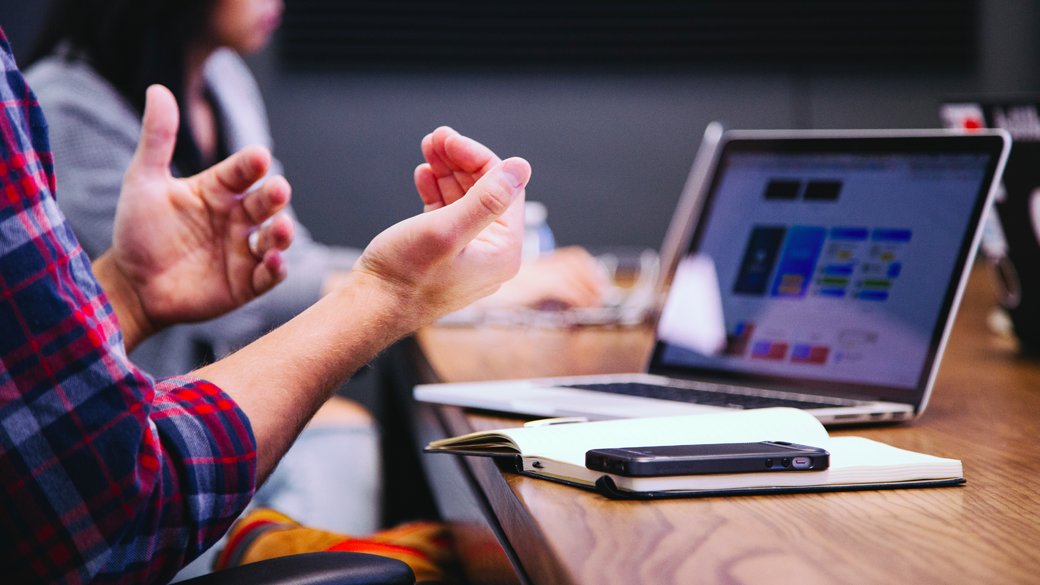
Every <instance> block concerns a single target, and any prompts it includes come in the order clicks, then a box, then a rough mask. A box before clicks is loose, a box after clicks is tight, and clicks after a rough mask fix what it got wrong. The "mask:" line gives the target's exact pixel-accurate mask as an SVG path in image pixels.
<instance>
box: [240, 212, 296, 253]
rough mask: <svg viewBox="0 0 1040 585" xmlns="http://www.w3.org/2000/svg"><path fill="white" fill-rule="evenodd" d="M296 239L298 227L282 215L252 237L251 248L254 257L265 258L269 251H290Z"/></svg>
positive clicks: (290, 219) (286, 216)
mask: <svg viewBox="0 0 1040 585" xmlns="http://www.w3.org/2000/svg"><path fill="white" fill-rule="evenodd" d="M295 237H296V225H295V224H294V223H293V220H292V218H290V217H289V216H288V215H285V214H282V215H279V216H277V217H275V218H274V220H273V221H271V223H269V224H267V225H265V226H263V227H261V228H260V229H258V230H257V231H256V232H254V233H253V234H252V235H251V236H250V246H249V248H250V251H251V252H252V253H253V255H254V256H257V257H258V258H263V257H264V256H266V255H267V251H268V250H288V249H289V246H290V245H291V244H292V242H293V239H294V238H295ZM254 241H255V244H254V243H253V242H254Z"/></svg>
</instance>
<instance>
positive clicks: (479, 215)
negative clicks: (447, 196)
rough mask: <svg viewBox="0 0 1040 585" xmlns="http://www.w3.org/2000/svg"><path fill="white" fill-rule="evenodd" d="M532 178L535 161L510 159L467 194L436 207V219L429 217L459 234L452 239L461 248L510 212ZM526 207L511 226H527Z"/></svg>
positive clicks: (521, 227) (518, 228)
mask: <svg viewBox="0 0 1040 585" xmlns="http://www.w3.org/2000/svg"><path fill="white" fill-rule="evenodd" d="M530 179H531V165H530V164H528V162H527V161H526V160H524V159H522V158H510V159H507V160H505V161H503V162H501V163H499V164H498V165H496V166H495V167H494V168H492V169H491V170H490V171H488V172H487V174H485V175H484V176H483V177H481V179H480V180H479V181H477V183H476V184H475V185H474V186H473V188H472V189H470V190H469V192H467V193H466V196H465V197H463V198H462V199H460V200H459V201H457V202H455V203H454V204H452V205H448V206H447V207H444V208H442V209H438V210H436V212H435V215H436V216H437V217H436V219H433V215H434V214H431V215H430V216H428V217H430V218H431V221H437V222H438V223H439V224H441V225H440V226H439V227H440V229H443V230H447V231H448V232H449V233H450V234H453V235H455V236H457V237H456V238H454V241H453V242H451V243H452V244H453V245H454V246H455V247H457V248H459V249H461V248H463V247H464V246H465V245H466V244H468V243H469V242H470V241H472V240H473V238H475V237H477V235H478V234H479V233H480V232H481V231H483V230H484V228H486V227H488V226H489V225H491V223H492V222H494V221H496V220H498V219H499V218H500V217H502V216H503V215H504V214H506V212H507V211H508V210H509V209H510V207H511V206H512V205H513V202H515V201H516V200H517V199H518V198H519V197H520V196H521V194H522V193H523V192H524V187H525V186H526V185H527V182H528V181H529V180H530ZM522 211H523V210H520V211H518V212H517V213H515V214H514V215H518V217H515V218H511V219H512V221H511V223H512V224H515V225H511V226H509V227H511V228H514V229H516V230H518V231H519V232H522V230H523V218H522Z"/></svg>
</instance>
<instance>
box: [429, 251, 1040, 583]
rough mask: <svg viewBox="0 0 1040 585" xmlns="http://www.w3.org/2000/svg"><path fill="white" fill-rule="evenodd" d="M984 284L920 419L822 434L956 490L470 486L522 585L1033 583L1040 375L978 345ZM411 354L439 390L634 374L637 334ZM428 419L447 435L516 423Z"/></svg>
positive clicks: (441, 340) (443, 344)
mask: <svg viewBox="0 0 1040 585" xmlns="http://www.w3.org/2000/svg"><path fill="white" fill-rule="evenodd" d="M988 278H989V275H988V274H985V273H984V272H983V269H976V270H975V271H974V273H973V275H972V278H971V281H970V283H969V287H968V290H967V292H966V294H965V298H964V301H963V303H962V307H961V311H960V315H959V316H958V319H957V322H956V324H955V327H954V331H953V334H952V336H951V339H950V343H949V346H948V348H947V351H946V355H945V358H944V360H943V363H942V367H941V369H940V373H939V377H938V379H937V382H936V385H935V390H934V393H933V396H932V400H931V403H930V404H929V406H928V408H927V410H926V412H925V413H924V415H923V416H922V417H921V418H920V419H918V420H917V421H914V422H913V423H910V424H904V425H899V426H888V427H866V428H857V429H851V430H834V431H832V434H834V435H859V436H865V437H869V438H872V439H875V440H879V441H883V442H885V443H889V444H891V445H895V446H897V447H903V448H907V449H911V450H914V451H921V452H925V453H930V454H933V455H938V456H942V457H952V458H957V459H960V460H962V461H963V463H964V473H965V477H966V478H967V480H968V483H967V485H965V486H963V487H958V488H943V489H925V490H889V491H868V492H846V493H832V494H802V495H775V496H753V497H726V498H703V499H688V500H671V501H664V502H654V503H645V502H617V501H611V500H607V499H605V498H603V497H601V496H599V495H597V494H595V493H592V492H586V491H583V490H580V489H576V488H570V487H567V486H561V485H557V484H553V483H550V482H546V481H540V480H536V479H532V478H527V477H523V476H519V475H516V474H512V473H508V472H503V471H498V470H491V469H488V468H487V467H486V466H485V468H484V470H483V472H481V473H479V474H477V475H478V477H477V481H478V483H479V484H480V488H481V489H482V490H483V491H484V494H485V495H486V496H487V499H488V501H489V502H490V506H491V508H492V510H493V513H494V514H495V515H496V516H497V519H498V521H499V522H500V523H501V526H502V532H503V533H504V535H505V538H507V539H508V541H509V544H510V545H511V546H512V548H513V550H515V551H516V553H517V556H518V557H519V558H520V561H521V562H522V563H523V565H524V569H525V571H526V572H527V574H528V576H529V577H530V579H531V580H532V581H533V582H535V583H543V582H544V583H583V584H584V583H590V584H591V583H597V584H599V583H619V584H620V583H624V584H631V583H727V584H738V583H739V584H757V583H770V584H778V583H779V584H783V583H810V584H817V583H820V584H824V583H914V584H917V583H925V584H927V583H1001V584H1005V583H1037V582H1040V577H1038V570H1040V568H1038V567H1040V489H1038V487H1037V485H1038V483H1040V362H1038V361H1035V360H1031V359H1026V358H1021V357H1019V356H1018V355H1017V353H1016V347H1015V343H1014V341H1013V340H1011V339H1010V338H1007V337H1001V336H999V335H996V334H993V333H990V332H989V331H988V329H987V327H986V317H987V314H988V312H989V311H990V310H991V307H992V298H993V297H992V294H991V290H990V287H989V281H988ZM419 341H420V344H421V345H422V347H423V350H424V352H425V355H426V357H427V358H428V359H429V362H430V364H431V365H432V366H433V368H434V370H435V371H436V375H437V376H438V377H440V378H441V379H442V380H444V381H465V380H486V379H501V378H514V377H528V376H551V375H566V374H579V373H581V374H584V373H601V372H602V373H606V372H622V371H635V370H638V369H639V368H640V367H641V366H642V364H643V362H644V361H645V359H646V356H647V354H648V351H649V345H650V343H651V335H650V333H649V331H647V330H574V331H564V332H556V333H552V332H548V331H543V332H537V335H532V334H531V333H530V332H520V331H506V330H502V331H485V332H480V331H474V330H469V331H467V330H464V329H432V328H431V329H427V330H425V331H423V332H421V334H420V336H419ZM440 408H443V409H445V412H448V411H451V410H453V411H454V412H455V413H456V415H454V416H452V417H449V419H451V420H450V421H449V429H448V430H449V431H450V432H455V433H460V432H466V431H468V430H470V429H484V428H495V427H503V426H513V425H517V424H521V423H522V420H518V419H513V418H502V417H498V416H494V417H492V416H488V415H487V414H486V413H474V412H467V413H463V411H461V410H459V409H450V408H449V407H440ZM481 465H484V464H481Z"/></svg>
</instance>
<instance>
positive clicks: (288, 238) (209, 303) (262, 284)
mask: <svg viewBox="0 0 1040 585" xmlns="http://www.w3.org/2000/svg"><path fill="white" fill-rule="evenodd" d="M178 118H179V114H178V110H177V102H176V100H175V99H174V97H173V94H171V93H170V91H169V90H167V89H166V88H164V87H162V86H152V87H151V88H149V89H148V94H147V105H146V106H145V113H144V120H143V127H142V130H141V140H140V142H139V144H138V147H137V152H136V153H135V154H134V158H133V161H132V162H131V163H130V167H129V168H128V169H127V172H126V176H125V178H124V179H123V189H122V192H121V194H120V198H119V205H118V207H117V208H116V218H115V228H114V233H113V237H112V249H111V250H109V251H108V252H106V253H105V254H104V255H103V256H102V258H101V259H99V261H98V264H101V272H102V273H105V274H106V275H110V276H114V277H115V279H116V280H121V281H122V282H117V283H116V284H114V285H113V286H114V287H115V288H118V289H119V290H117V291H116V296H117V297H120V296H121V297H124V298H123V301H125V302H128V303H129V304H130V305H131V306H130V307H129V308H127V309H124V313H125V312H126V311H127V310H129V311H130V318H131V319H134V320H136V321H139V322H138V323H137V326H138V327H139V329H140V332H139V333H140V334H141V335H142V336H144V337H147V335H148V334H150V333H153V332H155V331H157V330H158V329H161V328H162V327H165V326H167V325H170V324H173V323H180V322H190V321H201V320H204V319H209V318H212V317H216V316H218V315H221V314H223V313H226V312H228V311H230V310H232V309H234V308H237V307H239V306H241V305H243V304H244V303H246V302H248V301H250V300H252V299H254V298H256V297H257V296H259V295H261V294H263V293H265V292H267V291H268V290H270V289H271V288H272V287H274V286H275V285H276V284H278V282H280V281H281V280H283V279H284V278H285V275H286V266H285V264H284V262H283V258H282V255H281V251H283V250H285V249H286V248H288V247H289V244H290V243H291V242H292V239H293V236H294V233H295V231H294V230H295V228H294V226H293V223H292V220H291V219H290V218H289V217H288V216H287V215H284V214H282V215H277V217H276V214H277V213H278V212H279V211H281V210H282V209H283V208H284V207H285V206H286V204H288V202H289V198H290V188H289V184H288V183H287V182H286V180H285V179H284V178H282V177H273V178H271V179H269V180H267V181H266V182H264V184H263V186H261V187H259V188H258V189H256V190H254V191H252V192H249V193H245V192H246V190H247V189H249V188H250V187H251V186H252V185H253V184H254V183H256V181H258V180H260V179H261V178H263V177H264V175H265V174H266V173H267V170H268V168H269V167H270V164H271V155H270V153H269V152H268V151H267V150H266V149H263V148H259V147H250V148H246V149H243V150H242V151H240V152H239V153H237V154H235V155H233V156H231V157H229V158H228V159H227V160H225V161H223V162H221V163H219V164H217V165H215V166H213V167H212V168H210V169H208V170H206V171H204V172H202V173H200V174H198V175H195V176H194V177H190V178H187V179H175V178H173V176H172V175H171V174H170V161H171V160H172V158H173V151H174V147H175V146H176V139H177V126H178V123H179V121H178ZM272 217H273V218H274V219H273V220H272V221H270V222H269V223H267V225H263V226H262V227H261V225H262V224H264V222H266V221H267V220H269V219H271V218H272ZM253 232H257V233H256V234H255V235H254V236H253V237H254V241H255V244H254V245H253V246H252V249H250V248H251V247H250V244H249V238H250V235H251V234H252V233H253ZM113 269H114V270H113ZM100 278H101V276H100V275H99V279H100ZM106 280H107V281H109V282H111V281H112V278H106V279H104V280H103V284H105V281H106ZM106 290H108V286H106ZM110 296H112V294H111V293H110ZM125 318H127V315H126V314H123V315H120V320H121V322H122V321H123V320H124V319H125ZM123 325H124V329H125V328H126V327H127V325H128V324H127V323H123ZM135 341H136V340H135ZM127 344H128V346H132V345H134V343H132V342H131V341H129V340H128V342H127Z"/></svg>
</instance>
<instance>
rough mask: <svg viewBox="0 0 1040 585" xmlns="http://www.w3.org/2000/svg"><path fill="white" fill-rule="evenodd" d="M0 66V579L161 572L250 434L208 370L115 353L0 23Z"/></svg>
mask: <svg viewBox="0 0 1040 585" xmlns="http://www.w3.org/2000/svg"><path fill="white" fill-rule="evenodd" d="M0 71H2V73H3V79H0V102H2V110H3V115H0V482H2V489H3V493H2V495H0V582H3V583H52V582H61V583H74V584H75V583H151V582H165V581H167V580H169V579H170V578H171V577H172V576H173V575H174V573H175V572H176V571H177V570H178V569H180V568H181V567H182V566H183V565H185V564H186V563H187V562H189V561H191V560H192V559H194V558H195V557H197V556H198V555H199V554H200V553H201V552H202V551H203V550H205V549H206V548H207V547H209V546H210V545H212V544H213V543H214V542H215V541H216V540H217V539H218V538H219V537H220V536H221V535H222V534H223V533H224V532H225V531H226V530H227V528H228V526H229V525H230V523H231V522H232V521H233V520H234V519H235V517H236V516H238V514H239V513H240V512H241V511H242V509H243V508H244V507H245V505H246V504H247V503H248V502H249V499H250V498H251V497H252V494H253V490H254V488H255V482H256V441H255V439H254V438H253V433H252V429H251V428H250V426H249V420H248V419H247V418H246V416H245V413H243V412H242V411H241V410H240V409H239V408H238V406H237V405H236V404H235V403H234V402H233V401H232V400H231V398H230V397H228V396H227V395H226V394H224V393H223V392H221V390H220V389H219V388H217V387H216V386H214V385H212V384H210V383H208V382H205V381H203V380H198V379H192V378H187V377H178V378H167V379H164V380H159V381H154V380H152V379H151V378H150V377H149V376H147V375H146V374H144V373H142V372H141V371H140V370H138V369H137V368H136V367H134V365H133V364H132V363H130V361H129V360H128V359H127V357H126V351H125V349H124V347H123V336H122V333H121V332H120V329H119V323H118V322H117V321H116V316H115V313H114V311H113V309H112V306H111V305H110V304H109V303H108V299H107V297H106V296H105V292H104V291H103V290H102V289H101V285H100V284H99V283H98V281H97V279H95V278H94V275H93V273H92V272H91V268H90V261H89V260H88V259H87V255H86V254H84V253H83V251H82V250H81V249H80V247H79V244H78V243H77V242H76V238H75V237H74V236H73V235H72V230H71V229H69V227H68V225H67V224H66V223H65V218H64V217H63V216H62V214H61V212H60V211H59V210H58V207H57V204H56V203H55V199H54V192H55V184H54V173H53V159H52V157H51V153H50V147H49V144H48V140H47V124H46V122H45V121H44V118H43V113H42V111H41V110H40V107H39V104H38V103H37V102H36V98H35V97H34V96H33V95H32V92H31V91H30V90H29V88H28V86H27V85H26V83H25V80H24V79H23V78H22V75H21V73H19V72H18V68H17V66H16V65H15V62H14V57H13V56H12V55H11V50H10V46H9V45H8V43H7V39H6V38H5V37H4V35H3V32H2V31H0Z"/></svg>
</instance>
